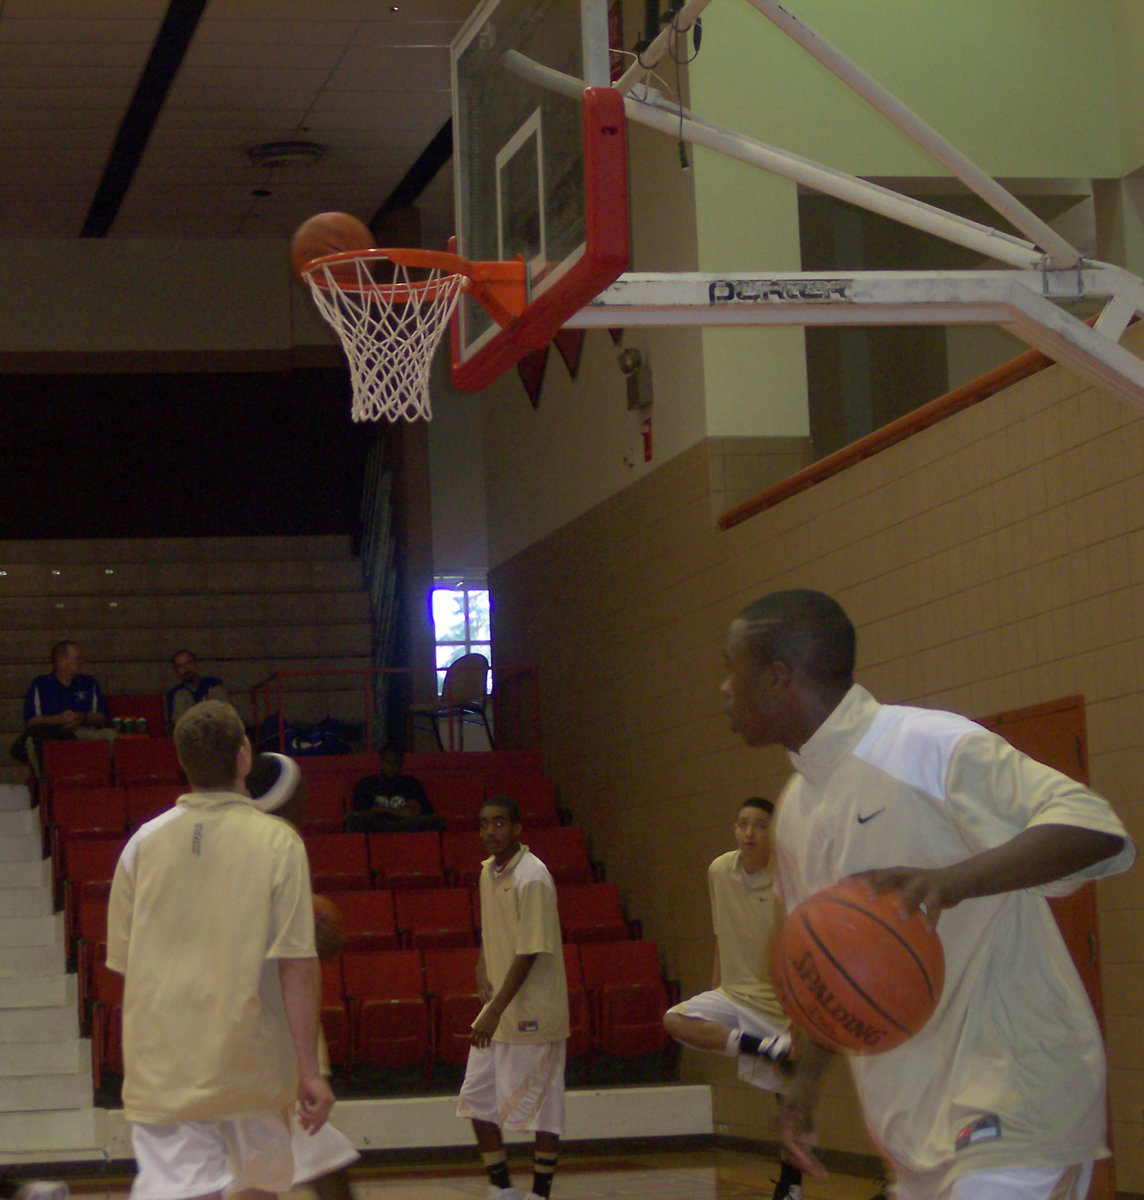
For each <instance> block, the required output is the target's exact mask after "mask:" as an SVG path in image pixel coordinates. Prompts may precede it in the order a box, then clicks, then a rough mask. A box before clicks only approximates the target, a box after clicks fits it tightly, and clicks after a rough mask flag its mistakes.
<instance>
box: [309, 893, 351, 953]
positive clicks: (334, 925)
mask: <svg viewBox="0 0 1144 1200" xmlns="http://www.w3.org/2000/svg"><path fill="white" fill-rule="evenodd" d="M314 940H315V942H316V943H317V947H318V957H319V958H328V957H330V956H331V955H334V954H337V953H338V952H339V951H340V950H341V948H342V946H343V945H345V941H346V922H345V918H344V917H343V916H342V911H341V909H340V908H338V906H337V905H336V904H335V903H334V902H333V901H332V900H328V899H327V898H326V897H325V896H319V895H315V896H314Z"/></svg>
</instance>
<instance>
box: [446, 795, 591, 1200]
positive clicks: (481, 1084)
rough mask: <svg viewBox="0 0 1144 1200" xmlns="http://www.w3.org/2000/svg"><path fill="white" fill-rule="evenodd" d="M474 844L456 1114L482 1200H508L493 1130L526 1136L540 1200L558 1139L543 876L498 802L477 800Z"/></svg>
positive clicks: (557, 995) (548, 883)
mask: <svg viewBox="0 0 1144 1200" xmlns="http://www.w3.org/2000/svg"><path fill="white" fill-rule="evenodd" d="M480 831H481V840H482V841H483V842H484V844H485V849H486V850H488V852H489V857H488V858H487V859H485V861H484V863H483V864H482V866H481V881H480V888H481V958H480V963H479V965H478V968H477V986H478V988H479V990H480V994H481V998H482V1000H484V1001H485V1006H484V1008H483V1009H482V1010H481V1011H480V1013H479V1014H478V1015H477V1019H476V1020H475V1021H474V1022H473V1033H472V1048H471V1049H470V1050H469V1061H468V1064H467V1065H466V1068H465V1080H464V1082H463V1083H462V1084H461V1094H460V1096H459V1098H458V1100H457V1115H458V1116H459V1117H468V1118H469V1119H470V1120H471V1121H472V1122H473V1132H474V1133H475V1134H476V1137H477V1147H478V1149H479V1150H480V1152H481V1157H482V1159H483V1160H484V1164H485V1170H486V1171H487V1172H488V1176H489V1198H490V1200H517V1198H518V1197H519V1196H520V1193H519V1192H518V1191H517V1190H516V1189H515V1188H513V1186H512V1182H511V1179H510V1177H509V1170H508V1160H507V1158H506V1156H505V1149H504V1138H503V1137H502V1135H501V1130H502V1129H531V1130H532V1131H533V1132H534V1133H535V1134H536V1144H535V1148H534V1151H533V1159H532V1191H531V1192H530V1193H529V1194H528V1197H527V1200H548V1196H549V1194H550V1192H551V1188H552V1177H553V1175H554V1173H555V1171H556V1155H557V1150H558V1148H559V1145H560V1135H561V1134H562V1133H563V1132H564V1059H565V1047H566V1042H567V1039H568V982H567V980H566V978H565V975H564V948H563V945H562V943H561V940H560V920H559V918H558V916H557V912H556V886H555V884H554V883H553V882H552V876H551V875H550V874H549V873H548V868H547V867H546V866H545V865H544V864H543V863H542V862H541V861H540V859H539V858H537V857H536V855H535V854H533V853H532V852H531V851H530V850H529V849H528V847H527V846H522V845H521V842H520V833H521V824H520V810H519V809H518V807H517V805H516V803H515V801H513V800H510V799H508V798H507V797H505V796H494V797H491V798H490V799H488V800H486V801H485V803H484V806H483V807H482V809H481V816H480Z"/></svg>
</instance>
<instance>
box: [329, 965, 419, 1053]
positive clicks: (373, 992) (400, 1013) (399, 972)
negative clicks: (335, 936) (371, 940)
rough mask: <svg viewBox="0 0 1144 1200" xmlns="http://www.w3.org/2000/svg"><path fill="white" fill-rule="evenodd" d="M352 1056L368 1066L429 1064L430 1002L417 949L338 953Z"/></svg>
mask: <svg viewBox="0 0 1144 1200" xmlns="http://www.w3.org/2000/svg"><path fill="white" fill-rule="evenodd" d="M342 972H343V976H344V979H345V985H346V999H347V1001H348V1004H349V1011H350V1017H351V1020H352V1022H353V1031H354V1037H353V1040H354V1061H355V1062H358V1063H363V1064H365V1065H366V1066H371V1067H408V1066H411V1065H412V1064H414V1063H418V1062H420V1063H424V1064H425V1065H426V1068H428V1064H429V1008H428V1005H427V1004H426V1002H425V984H424V979H423V977H422V968H421V954H420V953H419V952H418V951H416V950H369V951H364V952H358V953H355V954H343V955H342Z"/></svg>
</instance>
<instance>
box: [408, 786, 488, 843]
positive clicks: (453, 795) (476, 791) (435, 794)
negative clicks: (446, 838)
mask: <svg viewBox="0 0 1144 1200" xmlns="http://www.w3.org/2000/svg"><path fill="white" fill-rule="evenodd" d="M421 783H422V784H423V785H424V787H425V794H426V795H427V796H428V797H429V803H430V804H432V805H433V811H434V812H435V813H436V814H437V815H438V816H439V817H443V818H444V819H445V828H446V829H472V830H476V828H477V822H478V821H479V820H480V816H481V805H482V804H483V803H484V801H485V789H484V787H483V785H482V784H481V781H480V779H475V778H471V777H466V776H464V775H461V774H459V773H458V772H456V771H450V772H446V773H443V774H441V775H438V776H431V775H426V776H425V777H423V778H422V780H421Z"/></svg>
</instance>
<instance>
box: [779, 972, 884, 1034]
mask: <svg viewBox="0 0 1144 1200" xmlns="http://www.w3.org/2000/svg"><path fill="white" fill-rule="evenodd" d="M791 965H792V966H793V967H794V970H795V973H796V974H797V975H798V977H799V978H800V979H801V980H802V981H803V983H805V984H806V986H807V990H808V993H809V995H810V996H813V997H814V999H815V1000H816V1001H817V1002H818V1004H819V1006H820V1008H821V1009H822V1011H823V1012H824V1013H825V1014H826V1015H827V1016H828V1017H829V1018H830V1020H831V1022H832V1024H833V1025H834V1027H835V1028H836V1029H839V1030H844V1031H845V1032H846V1033H848V1034H850V1035H851V1036H853V1037H855V1038H857V1039H858V1040H859V1041H861V1042H862V1043H863V1044H864V1045H866V1046H868V1047H869V1048H870V1049H871V1050H872V1049H874V1047H875V1046H877V1045H878V1043H879V1042H880V1041H881V1040H882V1039H883V1038H884V1037H885V1036H886V1033H887V1032H888V1031H887V1030H886V1029H885V1028H883V1027H879V1026H876V1025H869V1024H867V1023H866V1022H865V1021H863V1020H861V1019H860V1018H859V1017H856V1016H855V1015H854V1014H853V1013H852V1012H850V1011H849V1010H848V1009H847V1008H846V1005H845V1004H844V1003H843V1002H842V1001H841V1000H839V999H838V998H837V997H836V996H835V995H834V993H833V992H832V991H831V990H830V988H829V987H828V986H827V984H826V983H825V981H824V980H823V978H822V976H821V975H820V974H819V972H818V968H817V967H816V966H815V965H814V956H813V954H812V952H811V951H810V950H807V951H805V952H804V953H803V955H802V957H801V958H799V959H797V960H796V961H795V962H794V963H792V964H791ZM803 999H804V1002H805V999H806V998H805V997H804V998H803Z"/></svg>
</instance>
